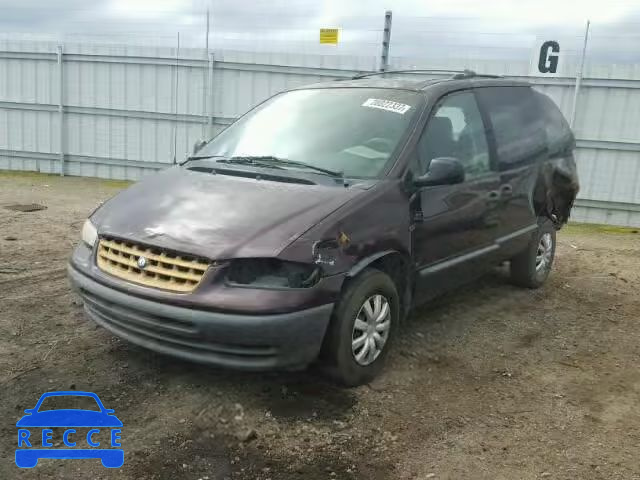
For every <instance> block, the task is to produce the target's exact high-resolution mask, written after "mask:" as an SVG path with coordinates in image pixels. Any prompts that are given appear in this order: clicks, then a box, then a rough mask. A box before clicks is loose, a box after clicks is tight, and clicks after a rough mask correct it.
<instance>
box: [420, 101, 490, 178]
mask: <svg viewBox="0 0 640 480" xmlns="http://www.w3.org/2000/svg"><path fill="white" fill-rule="evenodd" d="M418 157H419V160H420V170H421V172H420V173H421V174H424V173H426V172H427V169H428V167H429V164H430V163H431V160H433V159H434V158H438V157H454V158H457V159H458V160H460V162H461V163H462V165H463V166H464V171H465V178H466V179H469V178H474V177H477V176H479V175H482V174H484V173H487V172H489V171H490V169H491V167H490V163H489V147H488V145H487V137H486V135H485V128H484V123H483V121H482V116H481V115H480V110H479V109H478V105H477V103H476V99H475V97H474V95H473V93H471V92H463V93H455V94H452V95H448V96H446V97H445V98H444V99H443V100H441V101H440V104H439V105H438V106H436V113H435V115H434V116H433V117H431V119H430V120H429V122H428V123H427V127H426V128H425V131H424V133H423V134H422V137H421V138H420V141H419V143H418Z"/></svg>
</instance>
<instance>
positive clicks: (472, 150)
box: [412, 90, 500, 301]
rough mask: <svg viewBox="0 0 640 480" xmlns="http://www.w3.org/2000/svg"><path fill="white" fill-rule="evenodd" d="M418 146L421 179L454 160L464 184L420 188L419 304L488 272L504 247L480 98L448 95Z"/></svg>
mask: <svg viewBox="0 0 640 480" xmlns="http://www.w3.org/2000/svg"><path fill="white" fill-rule="evenodd" d="M434 112H435V113H433V115H432V116H431V118H430V119H429V121H428V122H427V125H426V127H425V129H424V131H423V133H422V136H421V138H420V140H419V142H418V145H417V152H416V158H417V167H416V168H417V171H416V172H415V174H416V175H422V174H425V173H426V172H427V171H428V168H429V164H430V163H431V160H433V159H434V158H438V157H454V158H457V159H458V160H460V162H461V163H462V164H463V167H464V171H465V178H464V181H463V182H462V183H458V184H455V185H438V186H433V187H425V188H422V189H420V190H419V191H418V192H417V194H416V195H415V197H414V200H413V204H412V208H413V212H412V213H413V218H414V224H413V255H414V263H415V265H416V270H417V278H416V300H418V301H420V300H426V299H428V298H431V297H432V296H435V295H437V294H439V293H441V292H442V291H443V290H447V289H449V288H452V287H453V286H455V285H458V284H460V283H463V282H464V281H466V280H467V279H468V278H470V277H472V276H475V275H476V274H478V273H480V272H481V271H484V270H485V269H486V268H487V266H488V265H489V264H490V263H491V259H492V258H495V253H496V250H497V249H498V246H497V244H496V243H495V239H496V237H497V235H498V227H499V215H498V211H497V207H498V198H497V197H496V192H497V189H498V186H499V184H500V178H499V175H498V172H497V171H495V169H493V168H492V162H491V151H490V148H489V142H488V139H487V135H486V127H485V124H484V121H483V118H482V115H481V114H480V110H479V107H478V104H477V103H476V99H475V95H474V94H473V92H472V91H470V90H466V91H461V92H455V93H452V94H449V95H446V96H445V97H443V98H442V99H441V100H440V102H439V103H438V104H437V105H436V106H435V107H434Z"/></svg>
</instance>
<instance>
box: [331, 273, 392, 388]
mask: <svg viewBox="0 0 640 480" xmlns="http://www.w3.org/2000/svg"><path fill="white" fill-rule="evenodd" d="M399 306H400V302H399V299H398V292H397V290H396V287H395V284H394V282H393V280H391V278H390V277H389V276H388V275H386V274H385V273H383V272H381V271H379V270H374V269H367V270H365V271H364V272H362V273H361V274H360V275H358V276H357V277H356V278H355V279H353V280H351V282H350V283H349V284H348V285H347V286H346V288H345V289H344V291H343V293H342V297H341V299H340V301H339V302H338V305H337V306H336V309H335V311H334V314H333V317H332V319H331V324H330V325H329V329H328V331H327V335H326V337H325V342H324V345H323V352H322V356H321V359H322V361H323V362H324V367H325V369H326V371H327V372H328V373H329V375H330V376H331V377H333V379H334V380H336V381H338V382H339V383H341V384H343V385H346V386H350V387H353V386H357V385H362V384H365V383H368V382H370V381H371V380H372V379H373V378H374V377H375V376H376V375H378V373H379V372H380V370H381V369H382V366H383V364H384V360H385V357H386V356H387V352H388V351H389V344H390V342H391V339H392V338H393V335H394V333H395V330H396V328H397V327H398V320H399V312H400V308H399Z"/></svg>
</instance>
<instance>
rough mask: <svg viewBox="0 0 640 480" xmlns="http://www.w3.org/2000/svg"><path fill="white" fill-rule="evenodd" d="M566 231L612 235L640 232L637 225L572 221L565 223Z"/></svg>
mask: <svg viewBox="0 0 640 480" xmlns="http://www.w3.org/2000/svg"><path fill="white" fill-rule="evenodd" d="M562 231H563V232H566V233H583V234H584V233H609V234H614V235H630V234H631V235H633V234H638V233H640V228H638V227H618V226H616V225H600V224H597V223H574V222H571V223H569V224H567V225H566V226H565V227H564V228H563V229H562Z"/></svg>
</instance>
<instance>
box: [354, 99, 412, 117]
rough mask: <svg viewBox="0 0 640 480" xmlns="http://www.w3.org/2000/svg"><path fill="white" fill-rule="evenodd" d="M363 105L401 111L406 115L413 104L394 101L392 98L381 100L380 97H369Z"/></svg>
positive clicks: (389, 110) (395, 111) (401, 113)
mask: <svg viewBox="0 0 640 480" xmlns="http://www.w3.org/2000/svg"><path fill="white" fill-rule="evenodd" d="M362 106H363V107H369V108H379V109H380V110H386V111H387V112H394V113H399V114H400V115H404V114H405V113H407V112H408V111H409V109H410V108H411V105H406V104H404V103H399V102H393V101H391V100H381V99H379V98H368V99H367V100H366V101H365V102H364V103H363V104H362Z"/></svg>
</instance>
